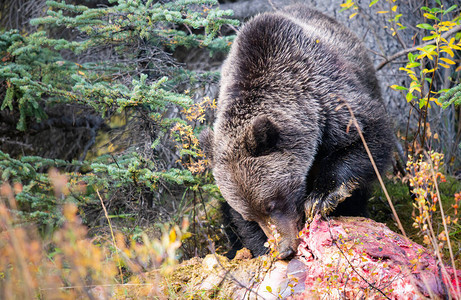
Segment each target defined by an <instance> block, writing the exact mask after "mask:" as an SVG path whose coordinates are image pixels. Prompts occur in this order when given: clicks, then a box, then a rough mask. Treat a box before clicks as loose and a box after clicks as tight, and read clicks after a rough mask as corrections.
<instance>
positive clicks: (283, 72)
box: [201, 6, 392, 259]
mask: <svg viewBox="0 0 461 300" xmlns="http://www.w3.org/2000/svg"><path fill="white" fill-rule="evenodd" d="M349 109H351V110H352V112H353V114H354V116H355V118H356V120H357V123H358V125H359V128H360V131H361V132H362V133H363V136H364V138H365V140H366V143H367V145H368V147H369V149H370V151H371V153H372V156H373V158H374V160H375V162H376V165H377V167H378V169H379V171H380V172H382V171H384V170H385V168H386V166H387V165H388V163H389V160H390V153H391V151H392V142H391V141H392V135H391V128H390V125H389V122H388V116H387V115H386V111H385V108H384V106H383V103H382V100H381V93H380V89H379V86H378V82H377V79H376V76H375V71H374V68H373V65H372V63H371V61H370V59H369V58H368V56H367V50H366V48H365V47H364V46H363V45H362V43H361V41H360V40H359V39H358V38H357V37H356V36H355V35H354V34H352V33H351V32H350V31H349V30H348V29H347V28H346V27H344V26H343V25H341V24H339V23H338V22H336V21H335V20H334V19H331V18H330V17H327V16H325V15H323V14H322V13H320V12H318V11H315V10H311V9H309V8H307V7H304V6H294V7H289V8H287V9H285V10H283V11H278V12H275V13H264V14H261V15H259V16H256V17H255V18H253V19H252V20H250V21H249V22H247V23H246V24H245V25H244V26H243V28H241V30H240V31H239V32H238V34H237V37H236V39H235V41H234V43H233V45H232V48H231V51H230V53H229V56H228V58H227V59H226V61H225V63H224V65H223V67H222V72H221V83H220V91H219V100H218V110H217V116H216V121H215V123H214V130H213V131H211V130H208V129H206V130H205V131H204V132H202V134H201V142H202V145H203V147H204V149H205V153H206V155H207V157H208V158H209V160H210V161H211V164H212V168H213V174H214V177H215V180H216V183H217V185H218V186H219V188H220V190H221V193H222V195H223V197H224V198H225V200H226V201H227V203H228V205H224V207H223V212H224V214H225V218H227V219H226V220H227V222H229V224H231V226H232V227H233V228H235V233H232V234H234V236H235V237H237V238H238V240H237V241H236V243H235V244H234V250H235V249H236V248H238V247H241V246H244V247H247V248H249V249H250V250H251V251H252V253H253V255H255V256H257V255H261V254H264V253H266V252H267V248H266V247H265V246H264V243H265V241H266V240H267V238H268V237H271V236H272V234H273V232H274V228H275V229H276V230H277V232H278V234H279V235H280V242H279V243H278V251H279V253H280V255H279V258H280V259H286V258H289V257H290V256H292V255H293V254H294V253H295V251H296V250H297V245H298V240H297V235H298V232H299V230H300V229H301V228H302V226H303V224H304V222H305V221H306V220H307V219H306V218H310V217H312V216H313V215H314V214H316V213H321V214H322V215H327V214H333V215H364V214H365V211H366V202H367V195H368V193H367V187H368V186H369V185H370V182H371V181H372V180H373V179H374V178H375V172H374V169H373V166H372V164H371V162H370V159H369V157H368V155H367V153H366V150H365V147H364V145H363V143H362V141H361V138H360V136H359V131H358V130H357V129H356V127H355V126H353V125H351V120H352V115H351V113H350V111H349Z"/></svg>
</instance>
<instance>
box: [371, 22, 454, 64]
mask: <svg viewBox="0 0 461 300" xmlns="http://www.w3.org/2000/svg"><path fill="white" fill-rule="evenodd" d="M458 31H461V25H457V26H455V27H453V28H452V29H451V30H448V31H447V32H445V33H444V34H442V35H441V38H444V39H446V38H447V37H449V36H450V35H452V34H454V33H456V32H458ZM435 42H436V41H435V40H433V41H430V42H427V43H424V44H420V45H418V46H415V47H411V48H408V49H404V50H402V51H399V52H397V53H395V54H394V55H392V56H391V57H389V58H387V59H386V60H385V61H383V62H381V63H380V64H379V65H378V66H377V67H376V71H379V70H381V69H382V68H383V67H384V66H385V65H387V64H388V63H390V62H391V61H393V60H395V59H396V58H399V57H400V56H404V55H406V54H408V53H410V52H414V51H416V50H418V48H423V47H425V46H428V45H434V44H435Z"/></svg>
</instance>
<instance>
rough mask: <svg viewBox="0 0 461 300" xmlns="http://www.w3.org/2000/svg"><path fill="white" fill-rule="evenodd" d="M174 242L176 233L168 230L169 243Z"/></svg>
mask: <svg viewBox="0 0 461 300" xmlns="http://www.w3.org/2000/svg"><path fill="white" fill-rule="evenodd" d="M174 241H176V231H175V230H174V229H171V230H170V243H173V242H174Z"/></svg>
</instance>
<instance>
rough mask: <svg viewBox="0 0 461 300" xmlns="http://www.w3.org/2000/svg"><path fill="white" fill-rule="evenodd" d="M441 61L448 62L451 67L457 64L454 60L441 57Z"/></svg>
mask: <svg viewBox="0 0 461 300" xmlns="http://www.w3.org/2000/svg"><path fill="white" fill-rule="evenodd" d="M439 59H440V60H443V61H444V62H446V63H447V64H449V65H454V64H455V62H454V61H452V60H451V59H449V58H445V57H440V58H439Z"/></svg>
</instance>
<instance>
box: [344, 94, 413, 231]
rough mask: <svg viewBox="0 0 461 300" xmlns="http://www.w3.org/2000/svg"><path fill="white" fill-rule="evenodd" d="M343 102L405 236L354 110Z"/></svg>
mask: <svg viewBox="0 0 461 300" xmlns="http://www.w3.org/2000/svg"><path fill="white" fill-rule="evenodd" d="M343 103H344V105H345V106H346V107H347V109H348V110H349V113H350V114H351V122H352V124H354V126H355V128H356V129H357V132H358V133H359V135H360V139H361V140H362V143H363V146H364V147H365V150H366V151H367V154H368V158H369V159H370V162H371V164H372V165H373V169H374V170H375V173H376V177H378V181H379V184H380V185H381V188H382V189H383V192H384V195H385V196H386V199H387V202H388V203H389V206H390V208H391V210H392V214H393V215H394V218H395V221H396V222H397V225H398V227H399V229H400V231H401V232H402V234H403V236H405V237H407V234H406V233H405V229H403V226H402V223H400V219H399V216H398V215H397V211H396V210H395V207H394V204H392V200H391V197H390V196H389V193H388V192H387V189H386V186H385V185H384V181H383V179H382V177H381V174H379V170H378V167H377V166H376V163H375V160H374V159H373V156H372V155H371V152H370V149H369V148H368V145H367V142H366V141H365V137H364V136H363V133H362V130H361V129H360V126H359V124H358V123H357V119H356V118H355V115H354V112H353V111H352V108H351V106H350V105H349V103H347V102H346V101H344V100H343Z"/></svg>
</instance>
